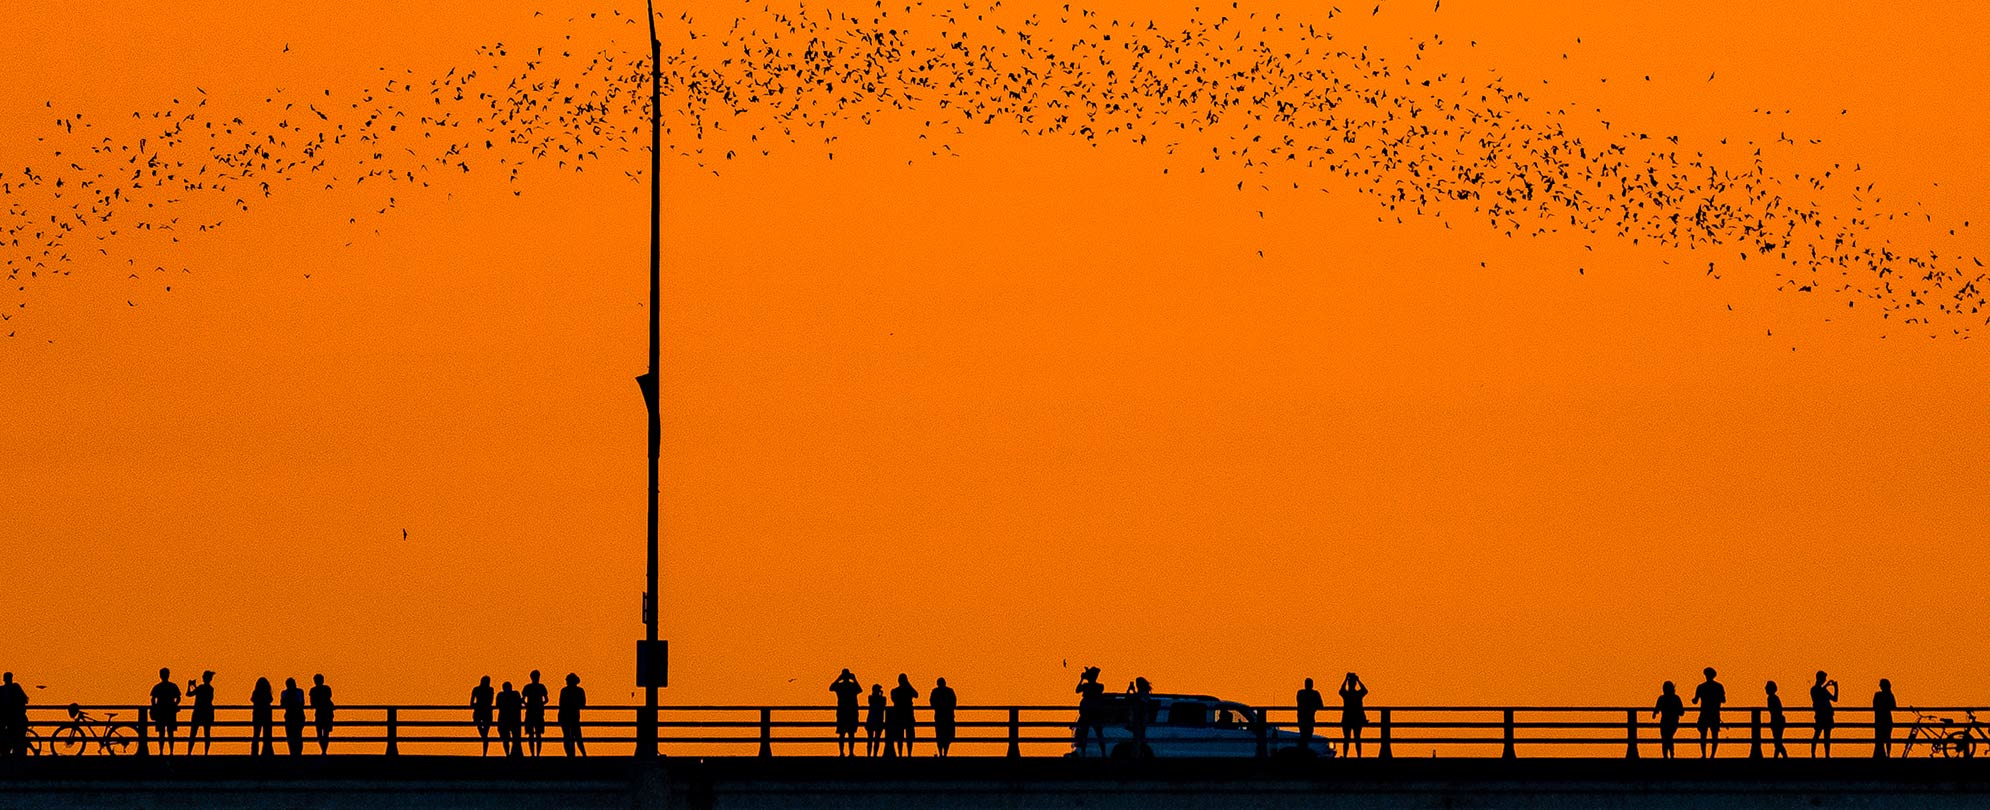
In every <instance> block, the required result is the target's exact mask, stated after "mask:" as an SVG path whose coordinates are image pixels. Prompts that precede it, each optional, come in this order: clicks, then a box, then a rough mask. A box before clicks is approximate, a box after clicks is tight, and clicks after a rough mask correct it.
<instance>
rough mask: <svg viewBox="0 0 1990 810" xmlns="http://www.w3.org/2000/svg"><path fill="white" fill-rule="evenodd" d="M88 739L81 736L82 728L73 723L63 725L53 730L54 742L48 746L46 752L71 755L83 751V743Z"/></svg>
mask: <svg viewBox="0 0 1990 810" xmlns="http://www.w3.org/2000/svg"><path fill="white" fill-rule="evenodd" d="M89 741H90V739H89V738H88V737H85V736H83V729H81V728H79V727H77V726H75V725H73V724H72V725H67V726H63V727H61V728H58V729H56V730H55V742H54V743H53V744H52V745H50V746H49V748H48V752H49V753H50V754H61V755H62V756H65V757H73V756H76V755H77V754H81V753H83V745H84V744H85V743H88V742H89Z"/></svg>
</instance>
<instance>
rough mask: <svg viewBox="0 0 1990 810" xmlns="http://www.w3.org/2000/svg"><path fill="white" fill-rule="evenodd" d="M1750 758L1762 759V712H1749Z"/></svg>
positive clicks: (1750, 710)
mask: <svg viewBox="0 0 1990 810" xmlns="http://www.w3.org/2000/svg"><path fill="white" fill-rule="evenodd" d="M1748 758H1749V759H1761V758H1762V710H1761V709H1749V710H1748Z"/></svg>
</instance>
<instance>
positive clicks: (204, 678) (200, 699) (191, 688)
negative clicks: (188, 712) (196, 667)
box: [187, 669, 214, 754]
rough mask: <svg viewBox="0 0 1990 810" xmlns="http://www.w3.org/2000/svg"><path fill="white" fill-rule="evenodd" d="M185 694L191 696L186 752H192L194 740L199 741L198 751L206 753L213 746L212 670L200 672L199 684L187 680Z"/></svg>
mask: <svg viewBox="0 0 1990 810" xmlns="http://www.w3.org/2000/svg"><path fill="white" fill-rule="evenodd" d="M187 694H189V695H192V696H193V717H192V718H191V719H190V720H189V721H188V723H187V753H188V754H192V753H193V744H194V741H195V740H201V739H202V734H203V733H205V735H206V739H205V740H203V741H202V742H201V749H200V752H201V753H202V754H206V753H208V752H209V751H211V750H213V748H214V670H211V669H210V670H208V671H206V672H203V673H201V674H200V685H198V686H195V685H194V682H193V681H187Z"/></svg>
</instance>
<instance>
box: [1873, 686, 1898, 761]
mask: <svg viewBox="0 0 1990 810" xmlns="http://www.w3.org/2000/svg"><path fill="white" fill-rule="evenodd" d="M1894 705H1895V704H1894V701H1893V682H1892V681H1889V680H1887V679H1885V678H1881V679H1879V691H1877V692H1874V693H1873V758H1874V759H1886V758H1887V757H1890V756H1893V707H1894Z"/></svg>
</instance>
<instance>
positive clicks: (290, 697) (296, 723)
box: [281, 678, 304, 757]
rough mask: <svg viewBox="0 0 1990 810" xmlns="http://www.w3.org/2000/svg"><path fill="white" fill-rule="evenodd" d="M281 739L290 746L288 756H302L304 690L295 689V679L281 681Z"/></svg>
mask: <svg viewBox="0 0 1990 810" xmlns="http://www.w3.org/2000/svg"><path fill="white" fill-rule="evenodd" d="M281 702H282V704H283V739H284V741H285V742H287V743H289V744H290V755H291V756H293V757H295V756H303V754H304V690H302V689H299V688H297V679H296V678H284V679H283V697H282V700H281Z"/></svg>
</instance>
